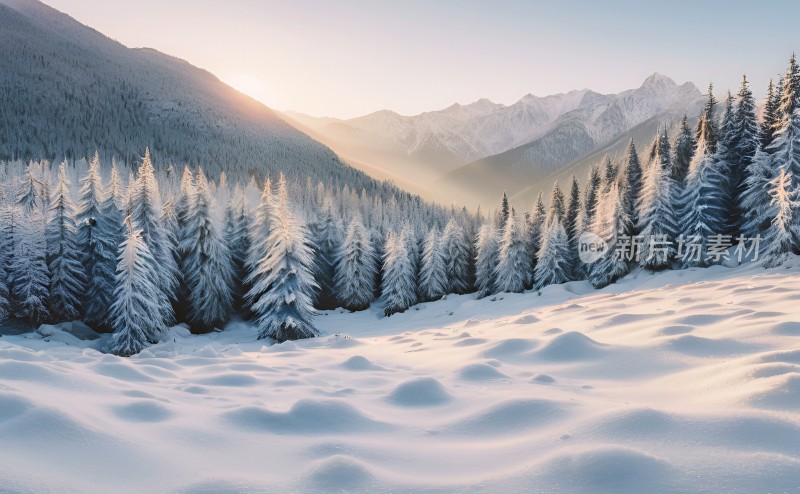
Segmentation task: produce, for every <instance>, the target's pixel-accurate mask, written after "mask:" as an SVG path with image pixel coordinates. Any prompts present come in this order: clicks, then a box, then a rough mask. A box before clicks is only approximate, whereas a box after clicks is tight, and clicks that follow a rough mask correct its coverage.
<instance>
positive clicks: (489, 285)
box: [475, 194, 544, 298]
mask: <svg viewBox="0 0 800 494" xmlns="http://www.w3.org/2000/svg"><path fill="white" fill-rule="evenodd" d="M539 198H540V199H541V194H540V195H539ZM542 209H544V206H542ZM541 221H542V223H543V222H544V212H542V216H541ZM529 236H530V234H529ZM475 250H476V251H477V254H476V259H475V277H476V281H477V285H478V298H484V297H488V296H489V295H492V294H494V293H495V291H494V290H495V285H496V280H497V278H496V277H495V270H496V269H497V263H498V262H499V260H500V244H499V240H498V235H497V229H496V228H495V227H494V225H493V224H492V223H491V222H489V223H486V224H484V225H483V226H482V227H481V229H480V230H479V231H478V241H477V243H476V249H475ZM526 255H527V256H528V259H530V260H531V262H532V260H533V256H532V255H531V254H530V252H527V253H526Z"/></svg>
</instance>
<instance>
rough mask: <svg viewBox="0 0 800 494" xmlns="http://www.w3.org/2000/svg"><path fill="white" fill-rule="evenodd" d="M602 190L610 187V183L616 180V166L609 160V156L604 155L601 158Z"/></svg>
mask: <svg viewBox="0 0 800 494" xmlns="http://www.w3.org/2000/svg"><path fill="white" fill-rule="evenodd" d="M602 169H603V190H604V191H607V190H609V189H610V188H611V184H613V183H614V182H616V181H617V167H615V166H614V164H613V163H612V162H611V158H610V157H609V156H608V155H605V157H604V158H603V166H602Z"/></svg>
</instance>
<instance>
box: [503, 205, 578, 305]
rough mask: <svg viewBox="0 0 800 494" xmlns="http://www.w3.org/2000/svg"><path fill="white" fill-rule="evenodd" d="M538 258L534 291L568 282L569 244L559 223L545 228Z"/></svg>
mask: <svg viewBox="0 0 800 494" xmlns="http://www.w3.org/2000/svg"><path fill="white" fill-rule="evenodd" d="M538 257H539V262H538V263H536V269H535V271H534V275H533V279H534V288H535V289H536V290H541V289H542V288H544V287H545V286H547V285H555V284H559V283H565V282H567V281H569V269H570V267H569V262H568V259H569V242H567V232H566V230H564V227H563V226H562V225H561V222H560V221H554V222H553V223H552V224H550V226H549V227H547V231H546V232H545V235H544V238H543V239H542V247H541V249H539V256H538ZM501 260H502V255H501Z"/></svg>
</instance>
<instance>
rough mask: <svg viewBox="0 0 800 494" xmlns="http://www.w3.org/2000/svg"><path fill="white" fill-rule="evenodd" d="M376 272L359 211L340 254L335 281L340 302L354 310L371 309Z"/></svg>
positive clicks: (351, 223)
mask: <svg viewBox="0 0 800 494" xmlns="http://www.w3.org/2000/svg"><path fill="white" fill-rule="evenodd" d="M376 272H377V268H376V265H375V252H374V249H373V247H372V242H371V239H370V235H369V233H368V232H367V230H366V228H364V224H363V223H362V222H361V216H360V215H358V214H356V216H355V217H354V218H353V219H352V220H351V221H350V225H349V226H348V228H347V235H346V236H345V239H344V242H343V243H342V246H341V248H340V249H339V253H338V255H337V261H336V278H335V282H336V294H337V297H338V299H339V303H340V304H341V305H342V306H343V307H344V308H346V309H348V310H353V311H356V310H364V309H366V308H368V307H369V304H370V302H372V297H373V295H374V292H375V279H376V277H377V273H376Z"/></svg>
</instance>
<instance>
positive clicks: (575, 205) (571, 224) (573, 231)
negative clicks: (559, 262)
mask: <svg viewBox="0 0 800 494" xmlns="http://www.w3.org/2000/svg"><path fill="white" fill-rule="evenodd" d="M580 213H581V188H580V186H579V185H578V179H577V178H575V175H573V176H572V185H571V186H570V190H569V202H568V203H567V213H566V218H565V222H564V228H566V230H567V237H569V239H570V242H573V241H575V240H577V237H578V235H577V231H578V226H579V225H578V217H579V216H580Z"/></svg>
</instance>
